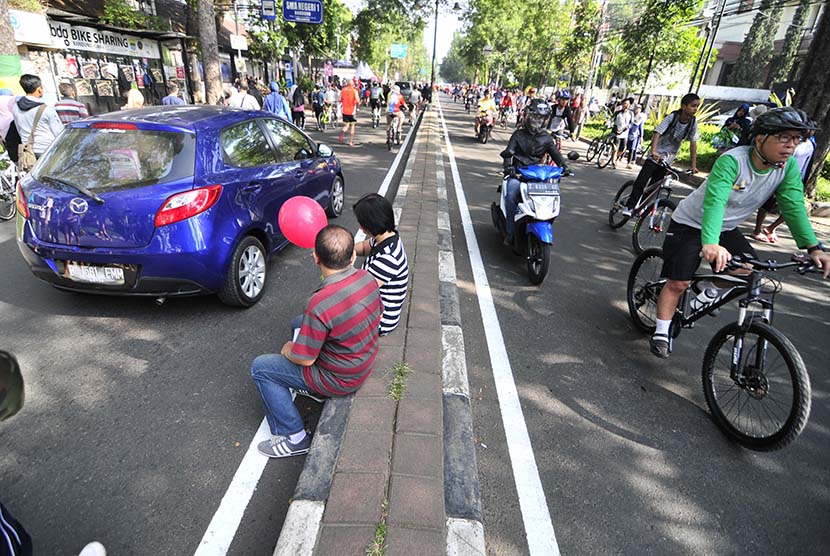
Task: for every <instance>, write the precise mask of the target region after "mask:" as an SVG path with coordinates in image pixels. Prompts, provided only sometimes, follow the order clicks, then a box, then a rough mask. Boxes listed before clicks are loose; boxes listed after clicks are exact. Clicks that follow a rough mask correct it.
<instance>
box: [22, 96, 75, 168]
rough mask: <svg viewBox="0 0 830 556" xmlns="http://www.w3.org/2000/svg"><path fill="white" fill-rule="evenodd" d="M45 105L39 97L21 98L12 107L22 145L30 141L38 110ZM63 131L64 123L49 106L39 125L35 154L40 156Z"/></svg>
mask: <svg viewBox="0 0 830 556" xmlns="http://www.w3.org/2000/svg"><path fill="white" fill-rule="evenodd" d="M41 104H43V101H42V100H40V99H39V98H37V97H32V96H25V97H20V98H19V99H18V100H17V102H15V103H14V107H12V115H13V116H14V125H16V126H17V133H18V134H19V135H20V144H21V145H25V144H26V143H27V142H28V141H29V134H30V133H31V132H32V124H34V123H35V116H36V115H37V111H38V108H39V107H40V105H41ZM62 131H63V123H61V119H60V117H58V113H57V112H56V111H55V109H54V108H52V107H51V106H47V107H46V109H45V110H44V111H43V115H42V116H41V117H40V121H39V122H38V124H37V129H36V130H35V138H34V148H33V150H34V151H35V154H36V155H38V156H40V155H41V154H43V153H44V152H45V151H46V149H48V148H49V145H51V144H52V141H54V140H55V137H57V136H58V135H60V133H61V132H62Z"/></svg>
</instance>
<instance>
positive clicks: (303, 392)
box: [288, 388, 326, 403]
mask: <svg viewBox="0 0 830 556" xmlns="http://www.w3.org/2000/svg"><path fill="white" fill-rule="evenodd" d="M288 391H289V392H291V400H292V401H294V399H296V398H297V396H305V397H306V398H310V399H312V400H314V401H315V402H317V403H325V402H326V398H324V397H323V396H321V395H320V394H317V393H312V392H309V391H308V390H300V389H299V388H289V389H288Z"/></svg>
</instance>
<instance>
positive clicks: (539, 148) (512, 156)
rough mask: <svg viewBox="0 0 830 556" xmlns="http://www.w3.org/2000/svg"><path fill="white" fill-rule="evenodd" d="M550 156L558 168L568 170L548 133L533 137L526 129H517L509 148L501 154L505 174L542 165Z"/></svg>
mask: <svg viewBox="0 0 830 556" xmlns="http://www.w3.org/2000/svg"><path fill="white" fill-rule="evenodd" d="M545 154H549V155H550V156H551V158H553V161H554V162H556V165H557V166H561V167H562V168H567V167H568V165H567V164H566V162H565V157H564V156H562V154H561V153H560V152H559V151H558V150H557V149H556V144H555V143H554V142H553V138H552V137H551V136H550V135H548V133H547V132H546V131H540V132H539V133H537V134H536V135H531V134H530V132H529V131H527V130H526V129H525V128H522V129H517V130H516V131H514V132H513V135H511V136H510V141H509V142H508V143H507V148H506V149H504V150H503V151H502V152H501V157H502V158H503V159H504V170H505V172H508V171H510V170H511V169H515V168H517V167H520V166H530V165H531V164H541V163H542V157H543V156H544V155H545Z"/></svg>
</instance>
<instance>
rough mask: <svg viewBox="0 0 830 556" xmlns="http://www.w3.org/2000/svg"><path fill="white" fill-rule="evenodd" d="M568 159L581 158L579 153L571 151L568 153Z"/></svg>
mask: <svg viewBox="0 0 830 556" xmlns="http://www.w3.org/2000/svg"><path fill="white" fill-rule="evenodd" d="M568 160H579V153H578V152H576V151H571V152H569V153H568Z"/></svg>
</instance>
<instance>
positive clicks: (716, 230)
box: [650, 107, 830, 358]
mask: <svg viewBox="0 0 830 556" xmlns="http://www.w3.org/2000/svg"><path fill="white" fill-rule="evenodd" d="M814 129H815V124H814V123H813V122H812V121H810V120H809V118H807V116H806V114H804V113H803V112H801V111H800V110H796V109H795V108H792V107H784V108H773V109H772V110H769V111H768V112H766V113H764V114H762V115H761V116H759V117H758V118H756V120H755V121H754V122H753V123H752V128H751V131H750V135H751V144H750V145H746V146H740V147H735V148H734V149H731V150H729V151H727V152H726V153H724V154H723V155H722V156H721V157H720V158H718V159H717V160H716V161H715V165H714V166H713V167H712V172H711V174H709V178H708V179H707V180H706V182H705V183H704V184H703V185H702V186H701V187H700V188H698V189H697V190H695V191H694V192H692V193H691V194H690V195H689V196H688V197H686V198H685V199H683V200H682V201H680V204H678V206H677V209H676V210H675V211H674V214H673V215H672V221H671V224H670V225H669V229H668V233H667V234H666V240H665V242H664V243H663V261H664V262H663V270H662V273H661V275H662V276H663V277H665V278H667V279H668V280H667V282H666V284H665V286H663V289H662V290H661V292H660V297H659V298H658V300H657V329H656V330H655V332H654V336H652V338H651V341H650V349H651V353H653V354H654V355H656V356H657V357H660V358H666V357H668V356H669V353H671V337H672V334H671V332H670V330H669V325H670V324H671V321H672V317H673V316H674V313H675V309H676V307H677V303H678V301H679V300H680V297H681V296H682V295H683V292H684V291H685V290H686V288H687V287H688V286H689V284H690V282H691V280H692V277H693V276H694V274H695V271H696V270H697V267H698V266H699V264H700V259H701V258H703V259H705V260H706V261H708V262H709V263H710V264H711V265H712V268H713V270H714V271H715V272H721V271H722V270H723V269H724V267H725V266H726V264H727V262H728V261H729V260H730V259H731V258H732V255H742V254H748V255H751V257H752V258H753V259H757V258H758V257H757V255H756V254H755V250H754V249H753V248H752V246H751V245H750V244H749V242H748V241H747V239H746V238H745V237H744V236H743V235H742V234H741V232H740V231H739V230H738V224H740V223H741V222H743V221H744V220H745V219H746V218H747V217H748V216H750V215H752V214H754V212H755V211H756V210H757V209H758V207H760V206H761V205H762V204H763V203H764V202H765V201H766V200H767V199H768V198H769V197H770V196H771V195H772V194H773V193H774V194H775V196H776V198H777V200H778V206H779V207H780V210H781V214H782V215H783V216H784V219H785V221H786V222H787V225H788V226H789V228H790V232H792V235H793V238H794V239H795V242H796V244H797V245H798V247H799V248H802V249H806V250H807V253H808V254H809V255H810V257H811V258H812V260H813V262H814V263H815V265H816V267H818V268H820V269H822V271H823V275H824V278H827V277H828V275H830V255H828V254H827V252H826V248H825V247H824V246H823V245H822V244H821V243H819V242H818V240H817V239H816V235H815V233H814V232H813V229H812V226H811V225H810V220H809V218H808V216H807V211H806V209H805V208H804V186H803V184H802V182H801V175H800V173H799V170H798V165H797V164H796V161H795V159H794V158H793V157H792V154H793V151H795V148H796V146H798V144H799V143H800V142H801V141H802V140H803V139H804V135H805V134H806V133H807V132H808V131H810V130H814Z"/></svg>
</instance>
